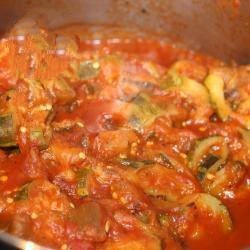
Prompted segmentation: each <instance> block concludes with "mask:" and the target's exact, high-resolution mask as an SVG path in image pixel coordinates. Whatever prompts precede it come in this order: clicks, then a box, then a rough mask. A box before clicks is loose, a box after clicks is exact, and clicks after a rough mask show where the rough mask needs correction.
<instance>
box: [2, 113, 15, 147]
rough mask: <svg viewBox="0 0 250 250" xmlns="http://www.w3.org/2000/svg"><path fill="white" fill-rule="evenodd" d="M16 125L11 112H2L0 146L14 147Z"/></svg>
mask: <svg viewBox="0 0 250 250" xmlns="http://www.w3.org/2000/svg"><path fill="white" fill-rule="evenodd" d="M15 146H17V141H16V127H15V124H14V119H13V116H12V114H4V115H1V116H0V147H2V148H7V147H15Z"/></svg>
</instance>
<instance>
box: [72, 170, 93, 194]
mask: <svg viewBox="0 0 250 250" xmlns="http://www.w3.org/2000/svg"><path fill="white" fill-rule="evenodd" d="M90 171H91V170H90V169H89V168H82V169H80V170H78V171H77V173H76V177H77V187H76V193H77V194H78V195H79V196H80V197H81V198H83V197H86V196H88V195H89V192H88V187H87V181H88V175H89V173H90Z"/></svg>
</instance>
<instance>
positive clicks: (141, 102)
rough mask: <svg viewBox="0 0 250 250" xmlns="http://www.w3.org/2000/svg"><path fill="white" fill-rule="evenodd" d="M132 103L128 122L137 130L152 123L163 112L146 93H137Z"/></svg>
mask: <svg viewBox="0 0 250 250" xmlns="http://www.w3.org/2000/svg"><path fill="white" fill-rule="evenodd" d="M132 104H133V107H132V113H131V116H130V119H129V123H130V125H131V126H132V127H133V128H134V129H137V130H139V131H140V130H141V129H143V128H144V127H146V126H149V125H150V124H152V123H153V122H154V120H155V119H156V118H157V117H159V116H160V115H162V114H163V111H162V110H161V108H159V107H158V106H157V105H155V104H154V103H153V102H152V101H151V100H150V98H149V96H147V95H146V94H140V95H138V96H137V97H136V98H135V99H134V100H133V102H132Z"/></svg>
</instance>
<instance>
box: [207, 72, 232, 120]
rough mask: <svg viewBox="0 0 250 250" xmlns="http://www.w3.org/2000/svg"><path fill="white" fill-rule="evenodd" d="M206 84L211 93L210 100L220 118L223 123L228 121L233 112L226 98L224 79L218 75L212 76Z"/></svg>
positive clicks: (209, 76)
mask: <svg viewBox="0 0 250 250" xmlns="http://www.w3.org/2000/svg"><path fill="white" fill-rule="evenodd" d="M204 84H205V86H206V87H207V89H208V91H209V95H210V100H211V102H212V104H213V105H214V106H215V108H216V111H217V114H218V116H219V117H220V118H221V120H222V121H227V120H228V118H229V115H230V112H231V110H230V107H229V105H228V104H227V102H226V100H225V97H224V82H223V79H222V78H221V77H219V76H218V75H215V74H210V75H208V77H207V78H206V79H205V83H204Z"/></svg>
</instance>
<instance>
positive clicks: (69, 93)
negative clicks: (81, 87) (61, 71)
mask: <svg viewBox="0 0 250 250" xmlns="http://www.w3.org/2000/svg"><path fill="white" fill-rule="evenodd" d="M42 84H43V86H44V88H45V89H47V90H48V91H49V92H50V94H51V95H52V96H53V97H54V98H56V101H57V102H58V103H60V104H66V103H69V102H71V101H73V100H74V98H75V96H76V93H75V90H74V89H73V88H72V87H71V86H70V85H69V83H68V82H67V81H66V80H64V79H63V78H57V79H51V80H44V81H43V82H42Z"/></svg>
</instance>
